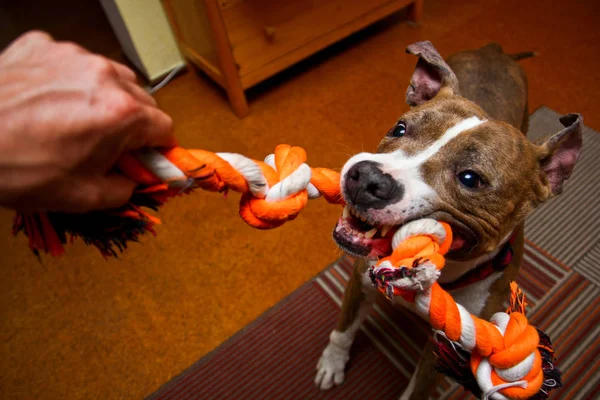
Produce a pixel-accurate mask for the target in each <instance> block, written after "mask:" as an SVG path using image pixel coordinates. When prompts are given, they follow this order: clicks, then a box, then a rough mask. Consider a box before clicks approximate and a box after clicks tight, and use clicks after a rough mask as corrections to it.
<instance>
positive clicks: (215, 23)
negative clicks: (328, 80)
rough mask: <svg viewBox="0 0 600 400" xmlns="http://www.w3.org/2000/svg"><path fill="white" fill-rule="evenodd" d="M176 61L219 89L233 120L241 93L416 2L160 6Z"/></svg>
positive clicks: (416, 14) (294, 0) (415, 9)
mask: <svg viewBox="0 0 600 400" xmlns="http://www.w3.org/2000/svg"><path fill="white" fill-rule="evenodd" d="M163 4H164V7H165V10H166V12H167V15H168V17H169V19H170V22H171V25H172V27H173V31H174V33H175V36H176V38H177V41H178V43H179V47H180V49H181V51H182V53H183V55H184V57H185V58H186V59H187V60H188V61H189V62H192V63H193V64H195V65H196V66H198V67H199V68H200V69H202V70H203V71H204V72H205V73H206V74H207V75H208V76H209V77H211V78H212V79H214V80H215V81H216V82H217V83H218V84H220V85H221V86H223V87H224V88H225V90H226V91H227V94H228V96H229V101H230V103H231V106H232V108H233V110H234V111H235V113H236V114H237V115H238V116H240V117H243V116H245V115H246V114H247V113H248V103H247V101H246V96H245V94H244V90H245V89H247V88H249V87H251V86H253V85H255V84H257V83H258V82H261V81H263V80H265V79H266V78H268V77H270V76H272V75H274V74H276V73H277V72H279V71H281V70H283V69H285V68H287V67H289V66H290V65H292V64H294V63H296V62H298V61H300V60H302V59H304V58H306V57H308V56H310V55H311V54H314V53H315V52H317V51H319V50H321V49H323V48H325V47H326V46H328V45H330V44H332V43H334V42H336V41H338V40H340V39H342V38H344V37H346V36H348V35H350V34H352V33H354V32H356V31H358V30H360V29H362V28H364V27H366V26H367V25H369V24H371V23H373V22H375V21H377V20H380V19H382V18H384V17H386V16H388V15H390V14H392V13H394V12H396V11H398V10H400V9H402V8H404V7H409V11H410V12H409V18H410V19H411V20H413V21H416V20H418V19H419V18H420V16H421V12H422V7H423V0H163Z"/></svg>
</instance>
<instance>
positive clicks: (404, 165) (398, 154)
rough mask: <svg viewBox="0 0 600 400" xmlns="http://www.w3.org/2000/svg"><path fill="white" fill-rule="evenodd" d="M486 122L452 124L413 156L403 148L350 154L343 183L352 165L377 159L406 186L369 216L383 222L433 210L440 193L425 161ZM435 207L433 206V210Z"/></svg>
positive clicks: (474, 120) (473, 121)
mask: <svg viewBox="0 0 600 400" xmlns="http://www.w3.org/2000/svg"><path fill="white" fill-rule="evenodd" d="M484 122H486V121H485V120H480V119H479V118H477V117H470V118H466V119H464V120H462V121H460V122H458V123H457V124H456V125H454V126H452V127H450V128H448V129H447V130H446V132H444V134H443V135H442V136H441V137H440V138H439V139H437V140H436V141H435V142H433V143H432V144H431V145H430V146H429V147H428V148H427V149H425V150H424V151H422V152H420V153H418V154H415V155H413V156H410V157H409V156H407V155H406V153H405V152H404V151H402V150H397V151H395V152H393V153H385V154H374V153H360V154H357V155H355V156H354V157H352V158H350V160H348V162H346V164H345V165H344V168H342V174H341V176H342V181H341V186H342V187H344V185H345V177H346V174H347V172H348V170H349V169H350V168H352V166H353V165H355V164H356V163H359V162H361V161H373V162H376V163H378V164H380V168H381V170H382V171H383V172H384V173H388V174H390V175H391V176H393V177H394V178H395V179H396V180H397V181H398V182H400V183H401V184H402V186H403V187H404V196H403V198H402V200H400V201H399V202H397V203H395V204H390V205H388V206H387V207H385V208H384V209H381V210H370V211H369V216H370V217H371V218H372V219H374V220H376V221H379V222H382V223H389V224H393V223H401V222H402V221H404V220H407V219H409V218H411V217H413V216H416V215H418V214H421V215H422V214H423V213H426V212H428V211H430V208H431V200H432V199H434V198H435V197H436V195H437V194H436V191H435V190H434V189H433V188H432V187H431V186H430V185H428V184H427V183H426V182H425V181H424V179H423V175H422V172H421V167H422V165H423V164H424V163H425V162H426V161H427V160H429V159H430V158H431V157H433V156H434V155H435V154H437V153H438V152H439V151H440V150H441V149H442V148H443V147H444V146H445V145H446V144H448V143H449V142H450V141H451V140H452V139H454V138H456V137H457V136H459V135H460V134H461V133H463V132H466V131H468V130H470V129H473V128H475V127H477V126H478V125H481V124H483V123H484ZM431 211H432V210H431Z"/></svg>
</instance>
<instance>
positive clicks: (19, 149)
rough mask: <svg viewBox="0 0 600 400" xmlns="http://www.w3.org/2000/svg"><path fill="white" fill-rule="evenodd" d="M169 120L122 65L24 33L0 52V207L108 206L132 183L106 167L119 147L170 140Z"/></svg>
mask: <svg viewBox="0 0 600 400" xmlns="http://www.w3.org/2000/svg"><path fill="white" fill-rule="evenodd" d="M171 127H172V121H171V119H170V117H169V116H167V115H166V114H165V113H163V112H162V111H160V110H159V109H158V108H157V107H156V102H155V101H154V99H153V98H152V97H151V96H150V95H149V94H147V93H146V92H145V91H144V90H143V89H142V88H141V87H139V86H138V85H137V84H136V76H135V73H134V72H133V71H132V70H130V69H129V68H127V67H126V66H124V65H122V64H118V63H116V62H114V61H110V60H108V59H106V58H103V57H101V56H99V55H94V54H91V53H89V52H88V51H87V50H85V49H83V48H81V47H79V46H77V45H75V44H73V43H67V42H56V41H54V40H53V39H52V38H51V37H50V36H49V35H47V34H45V33H42V32H29V33H26V34H24V35H23V36H21V37H19V38H18V39H16V40H15V41H14V42H13V43H12V44H11V45H9V46H8V47H7V48H6V49H5V50H4V51H3V52H2V53H0V205H1V206H5V207H11V208H15V209H17V210H21V211H42V210H48V211H65V212H85V211H89V210H98V209H106V208H113V207H118V206H120V205H122V204H124V203H126V202H127V200H128V199H129V198H130V196H131V194H132V192H133V190H134V188H135V184H134V183H133V182H131V181H129V180H127V179H126V178H124V177H122V176H118V175H116V174H114V173H113V172H112V168H113V166H114V164H115V162H116V160H117V159H118V157H119V155H121V154H122V153H123V152H127V151H132V150H136V149H139V148H142V147H160V146H173V145H175V139H174V137H173V135H172V131H171Z"/></svg>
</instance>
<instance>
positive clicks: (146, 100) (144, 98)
mask: <svg viewBox="0 0 600 400" xmlns="http://www.w3.org/2000/svg"><path fill="white" fill-rule="evenodd" d="M120 83H121V86H122V87H123V89H125V90H126V91H127V92H129V94H131V95H132V96H133V97H135V99H136V100H138V101H139V102H141V103H143V104H145V105H147V106H152V107H156V100H154V97H152V96H151V95H150V94H149V93H148V92H146V91H145V90H144V89H142V87H141V86H139V85H138V84H137V83H135V81H134V82H132V81H129V80H121V82H120Z"/></svg>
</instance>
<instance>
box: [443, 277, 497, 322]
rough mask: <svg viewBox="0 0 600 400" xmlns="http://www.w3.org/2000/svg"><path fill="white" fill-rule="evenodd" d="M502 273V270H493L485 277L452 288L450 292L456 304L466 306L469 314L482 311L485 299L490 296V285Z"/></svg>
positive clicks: (476, 313)
mask: <svg viewBox="0 0 600 400" xmlns="http://www.w3.org/2000/svg"><path fill="white" fill-rule="evenodd" d="M502 274H503V272H502V271H499V272H494V273H493V274H491V275H490V276H488V277H487V278H485V279H482V280H480V281H478V282H474V283H472V284H470V285H468V286H465V287H462V288H458V289H456V290H452V291H450V294H451V295H452V297H453V298H454V300H456V302H457V303H458V304H460V305H462V306H463V307H464V308H466V309H467V311H469V312H470V313H471V314H474V315H479V314H480V313H481V312H482V311H483V308H484V307H485V304H486V302H487V299H488V297H489V296H490V290H491V288H492V285H493V284H494V282H496V280H498V279H499V278H500V277H501V276H502Z"/></svg>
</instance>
